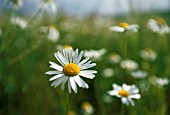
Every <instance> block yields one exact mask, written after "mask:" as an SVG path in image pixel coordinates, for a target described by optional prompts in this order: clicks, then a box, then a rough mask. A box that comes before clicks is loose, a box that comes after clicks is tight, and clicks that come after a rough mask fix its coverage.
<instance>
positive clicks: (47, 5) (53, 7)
mask: <svg viewBox="0 0 170 115" xmlns="http://www.w3.org/2000/svg"><path fill="white" fill-rule="evenodd" d="M40 8H41V9H42V10H45V11H51V12H52V13H56V12H57V4H56V3H55V1H54V0H43V1H42V2H41V3H40Z"/></svg>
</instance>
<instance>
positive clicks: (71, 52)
mask: <svg viewBox="0 0 170 115" xmlns="http://www.w3.org/2000/svg"><path fill="white" fill-rule="evenodd" d="M69 59H70V63H71V62H72V61H73V50H72V48H70V52H69Z"/></svg>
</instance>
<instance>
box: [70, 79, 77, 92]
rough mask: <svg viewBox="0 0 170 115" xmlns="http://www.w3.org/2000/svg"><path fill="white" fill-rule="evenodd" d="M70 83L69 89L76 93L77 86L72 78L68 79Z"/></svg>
mask: <svg viewBox="0 0 170 115" xmlns="http://www.w3.org/2000/svg"><path fill="white" fill-rule="evenodd" d="M70 83H71V87H72V89H73V90H74V92H75V93H77V85H76V83H75V81H74V78H73V77H71V78H70Z"/></svg>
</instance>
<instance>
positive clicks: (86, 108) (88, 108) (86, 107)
mask: <svg viewBox="0 0 170 115" xmlns="http://www.w3.org/2000/svg"><path fill="white" fill-rule="evenodd" d="M82 110H83V113H84V115H91V114H93V113H94V108H93V106H92V105H91V104H90V103H89V102H83V104H82Z"/></svg>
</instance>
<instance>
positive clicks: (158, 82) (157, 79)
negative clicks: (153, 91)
mask: <svg viewBox="0 0 170 115" xmlns="http://www.w3.org/2000/svg"><path fill="white" fill-rule="evenodd" d="M150 82H151V83H152V84H153V85H156V86H158V87H162V86H165V85H168V84H169V79H168V78H166V77H162V78H161V77H156V76H152V77H151V78H150Z"/></svg>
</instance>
